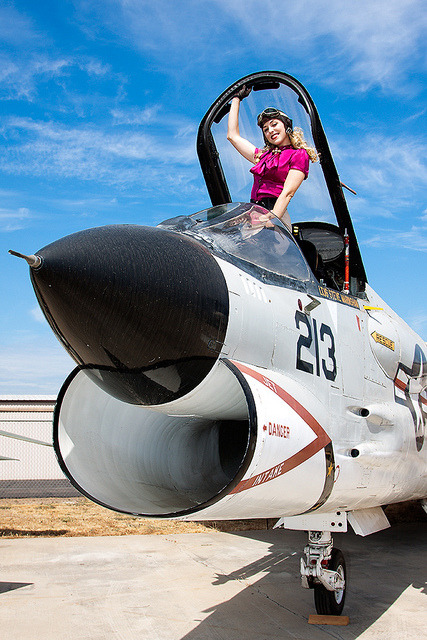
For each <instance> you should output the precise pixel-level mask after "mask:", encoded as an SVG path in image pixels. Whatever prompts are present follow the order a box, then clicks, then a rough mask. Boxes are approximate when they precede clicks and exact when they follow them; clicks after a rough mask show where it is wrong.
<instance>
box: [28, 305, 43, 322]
mask: <svg viewBox="0 0 427 640" xmlns="http://www.w3.org/2000/svg"><path fill="white" fill-rule="evenodd" d="M30 315H31V317H32V318H33V320H35V321H36V322H40V323H43V324H44V323H45V322H46V318H45V317H44V315H43V312H42V310H41V309H40V307H33V308H32V309H30Z"/></svg>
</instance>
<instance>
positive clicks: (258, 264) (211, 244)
mask: <svg viewBox="0 0 427 640" xmlns="http://www.w3.org/2000/svg"><path fill="white" fill-rule="evenodd" d="M159 226H160V227H161V228H163V229H169V230H170V231H176V232H178V233H184V234H186V235H190V236H192V237H193V238H195V239H196V240H198V241H199V242H200V243H201V244H203V245H205V246H206V247H208V248H209V250H210V251H212V253H214V254H216V255H218V257H220V258H223V259H224V260H227V261H229V262H232V263H234V264H237V265H238V266H239V268H241V269H242V270H243V271H246V272H248V273H251V274H252V275H254V276H257V277H261V278H262V280H264V281H266V282H272V283H277V284H280V283H283V284H284V283H285V281H286V284H287V285H288V286H295V287H298V288H301V287H303V288H305V287H306V284H307V283H308V282H310V281H311V280H312V278H313V276H312V275H311V273H310V269H309V267H308V264H307V261H306V260H305V259H304V257H303V255H302V253H301V251H300V248H299V247H298V244H297V243H296V242H295V240H294V239H293V237H292V236H291V234H290V233H289V231H288V230H287V228H286V227H285V226H284V225H283V223H282V222H281V221H280V220H279V219H278V218H276V217H275V216H273V215H272V214H269V213H268V212H267V211H266V209H264V208H263V207H260V206H258V205H254V204H250V203H241V202H237V203H236V202H234V203H225V204H221V205H217V206H216V207H211V208H209V209H205V210H204V211H199V212H198V213H195V214H193V215H190V216H178V217H176V218H172V219H171V220H166V221H165V222H162V223H161V224H160V225H159Z"/></svg>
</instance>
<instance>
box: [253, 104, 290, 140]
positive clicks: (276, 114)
mask: <svg viewBox="0 0 427 640" xmlns="http://www.w3.org/2000/svg"><path fill="white" fill-rule="evenodd" d="M272 118H278V119H279V120H281V121H282V122H283V124H284V125H285V127H286V133H287V134H289V133H292V131H293V127H292V120H291V119H290V117H289V116H287V115H286V113H284V112H283V111H280V109H276V107H267V108H266V109H264V111H261V113H260V114H259V115H258V117H257V124H258V126H259V127H261V128H262V126H263V124H264V123H265V122H267V120H271V119H272ZM289 129H290V131H289Z"/></svg>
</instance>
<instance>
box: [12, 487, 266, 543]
mask: <svg viewBox="0 0 427 640" xmlns="http://www.w3.org/2000/svg"><path fill="white" fill-rule="evenodd" d="M274 522H275V520H272V521H267V520H265V519H263V520H241V521H236V520H232V521H227V522H205V523H203V524H202V523H198V522H181V521H175V520H157V519H149V518H139V517H135V516H128V515H124V514H121V513H116V512H115V511H110V510H109V509H104V508H103V507H100V506H99V505H97V504H95V503H93V502H91V501H90V500H87V499H86V498H83V497H79V498H67V499H61V498H45V499H37V498H32V499H20V500H16V499H15V500H12V499H10V500H9V499H3V500H0V537H3V538H22V537H52V536H126V535H145V534H170V533H200V532H203V531H212V530H213V529H214V530H218V531H242V530H248V529H266V528H267V527H268V526H269V524H270V525H271V523H274Z"/></svg>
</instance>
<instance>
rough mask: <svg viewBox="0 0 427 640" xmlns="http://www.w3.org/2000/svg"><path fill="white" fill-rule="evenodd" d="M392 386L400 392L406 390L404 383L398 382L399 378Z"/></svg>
mask: <svg viewBox="0 0 427 640" xmlns="http://www.w3.org/2000/svg"><path fill="white" fill-rule="evenodd" d="M394 384H395V385H396V387H397V388H398V389H400V390H401V391H405V389H406V386H407V385H406V382H403V381H402V380H399V378H395V379H394Z"/></svg>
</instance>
